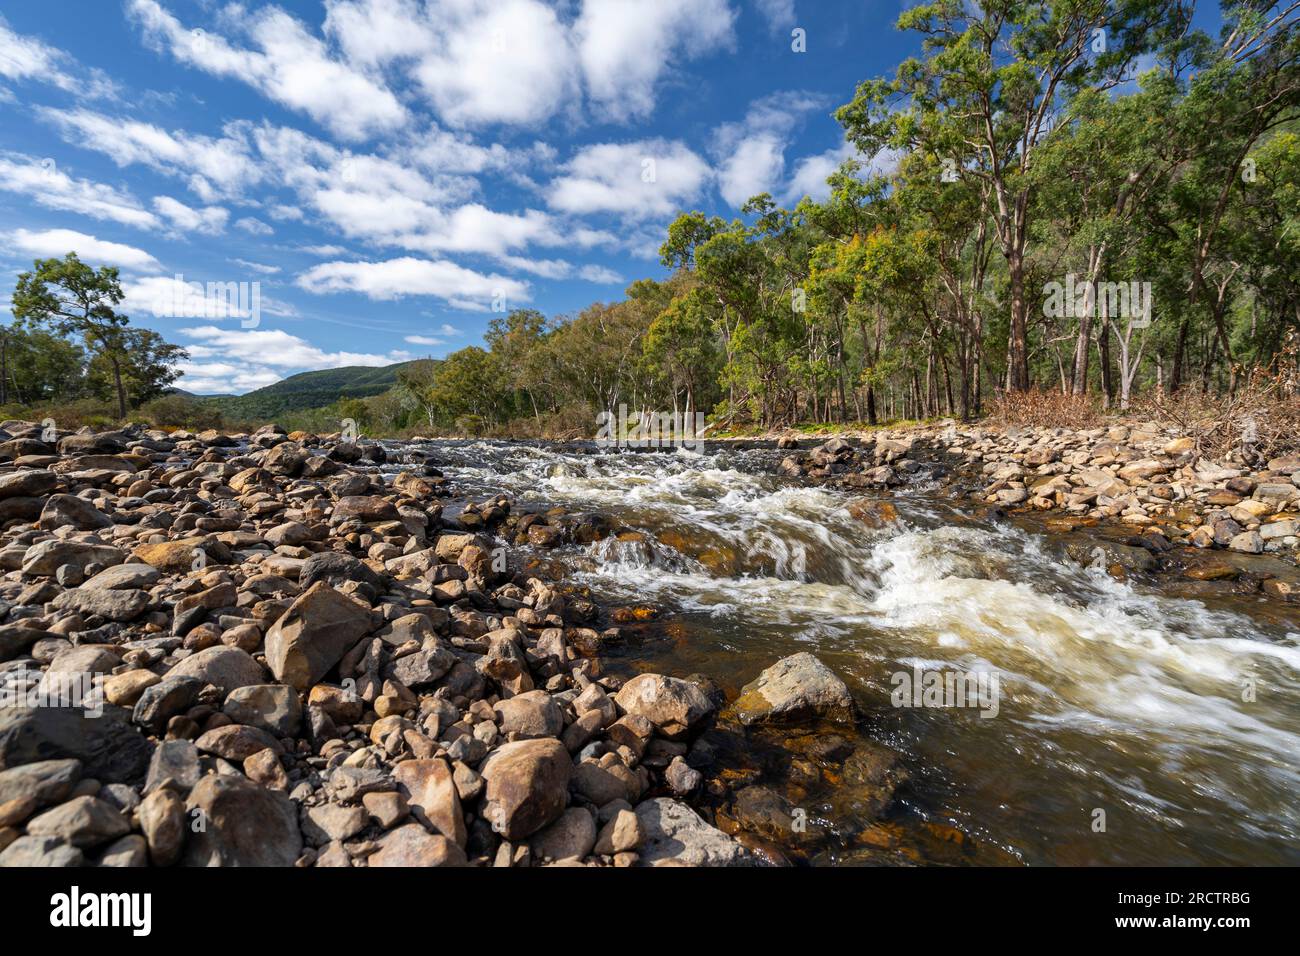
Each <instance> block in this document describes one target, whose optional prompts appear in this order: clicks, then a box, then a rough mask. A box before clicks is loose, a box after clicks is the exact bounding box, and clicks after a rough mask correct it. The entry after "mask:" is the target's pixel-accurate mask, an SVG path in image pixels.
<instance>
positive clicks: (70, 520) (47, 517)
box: [40, 495, 113, 531]
mask: <svg viewBox="0 0 1300 956" xmlns="http://www.w3.org/2000/svg"><path fill="white" fill-rule="evenodd" d="M40 525H41V527H42V528H45V529H48V530H53V529H54V528H76V529H77V530H78V531H97V530H99V529H100V528H110V527H112V526H113V519H112V518H110V517H109V516H108V515H106V514H104V512H102V511H100V510H99V509H98V508H96V507H95V506H94V505H92V504H91V503H90V502H89V501H86V500H85V499H84V498H78V497H77V496H76V495H51V496H50V498H49V500H48V501H46V502H45V507H44V508H42V509H41V517H40Z"/></svg>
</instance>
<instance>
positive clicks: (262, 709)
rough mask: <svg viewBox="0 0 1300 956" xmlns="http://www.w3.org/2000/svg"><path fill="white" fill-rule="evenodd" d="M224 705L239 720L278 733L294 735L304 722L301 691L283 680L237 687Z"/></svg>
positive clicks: (236, 721) (235, 720) (230, 716)
mask: <svg viewBox="0 0 1300 956" xmlns="http://www.w3.org/2000/svg"><path fill="white" fill-rule="evenodd" d="M213 650H215V648H213ZM222 709H223V710H224V711H225V714H226V716H227V717H229V718H230V719H231V720H233V721H234V722H235V723H237V724H248V725H250V726H252V727H258V728H260V729H262V730H265V731H267V732H268V733H271V734H275V736H277V737H292V736H294V735H295V734H296V733H297V732H298V728H299V726H301V724H302V705H301V704H300V703H299V702H298V694H297V693H296V692H295V691H294V689H293V688H292V687H285V686H284V685H283V684H252V685H246V686H243V687H237V688H236V689H234V690H232V691H231V692H230V694H229V695H228V696H227V697H226V703H225V705H224V706H223V708H222Z"/></svg>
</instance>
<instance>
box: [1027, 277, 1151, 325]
mask: <svg viewBox="0 0 1300 956" xmlns="http://www.w3.org/2000/svg"><path fill="white" fill-rule="evenodd" d="M1043 296H1044V299H1043V315H1045V316H1047V317H1048V318H1051V319H1061V318H1074V319H1085V318H1089V319H1095V318H1100V317H1102V316H1103V315H1105V316H1109V317H1110V318H1111V319H1129V320H1131V324H1132V326H1133V328H1135V329H1144V328H1146V327H1147V326H1149V325H1150V324H1151V283H1150V282H1087V281H1084V282H1076V281H1075V278H1074V273H1069V274H1068V275H1066V277H1065V282H1064V283H1061V282H1048V283H1046V284H1044V285H1043Z"/></svg>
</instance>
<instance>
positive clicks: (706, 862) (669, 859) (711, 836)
mask: <svg viewBox="0 0 1300 956" xmlns="http://www.w3.org/2000/svg"><path fill="white" fill-rule="evenodd" d="M636 818H637V822H638V823H640V825H641V831H642V834H643V840H642V843H641V850H640V859H639V860H638V861H637V865H639V866H659V865H663V864H665V863H669V864H680V865H682V866H752V865H753V864H754V859H753V857H751V856H750V855H749V854H748V853H746V852H745V848H744V847H742V846H741V845H740V844H739V843H737V842H736V841H735V840H733V839H732V838H731V837H729V836H727V835H726V834H725V833H723V832H722V831H721V830H719V829H718V828H717V827H713V826H710V825H709V824H708V823H706V822H705V821H704V820H703V819H702V818H701V817H700V815H699V814H698V813H696V812H695V811H694V810H692V809H691V808H690V807H688V806H687V805H686V804H684V803H679V802H678V801H676V800H670V799H668V798H667V797H659V798H656V799H654V800H645V801H643V802H642V803H640V804H639V805H638V806H637V808H636Z"/></svg>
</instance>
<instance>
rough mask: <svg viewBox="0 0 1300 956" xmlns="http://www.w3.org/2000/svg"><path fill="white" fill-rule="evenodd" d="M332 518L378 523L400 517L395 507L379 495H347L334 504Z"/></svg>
mask: <svg viewBox="0 0 1300 956" xmlns="http://www.w3.org/2000/svg"><path fill="white" fill-rule="evenodd" d="M333 517H334V520H336V521H345V520H348V519H350V518H355V519H357V520H358V521H365V522H379V521H396V520H398V519H399V518H400V517H401V515H400V514H399V513H398V511H397V506H396V505H394V504H393V503H392V502H391V501H389V500H388V499H387V498H384V497H382V496H380V495H349V496H348V497H346V498H340V499H339V500H338V501H336V502H335V503H334V513H333Z"/></svg>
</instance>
